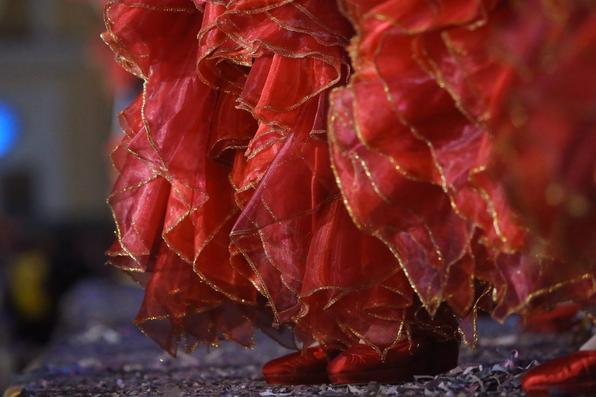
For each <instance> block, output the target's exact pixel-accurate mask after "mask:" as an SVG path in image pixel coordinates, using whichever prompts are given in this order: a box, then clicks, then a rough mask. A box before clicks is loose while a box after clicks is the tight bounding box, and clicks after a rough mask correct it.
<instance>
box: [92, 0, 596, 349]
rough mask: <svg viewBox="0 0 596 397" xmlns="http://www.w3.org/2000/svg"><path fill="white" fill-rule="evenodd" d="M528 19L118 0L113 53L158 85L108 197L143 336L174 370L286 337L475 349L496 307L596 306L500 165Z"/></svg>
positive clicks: (112, 7) (461, 0)
mask: <svg viewBox="0 0 596 397" xmlns="http://www.w3.org/2000/svg"><path fill="white" fill-rule="evenodd" d="M518 12H519V10H518V9H517V8H515V7H511V6H510V5H509V2H506V1H501V2H499V1H497V0H494V1H489V0H486V1H471V0H458V1H455V2H453V1H449V2H447V1H435V2H421V1H414V0H408V1H404V0H399V1H398V0H377V1H370V0H368V1H366V0H342V1H338V2H337V3H336V2H334V1H320V0H295V1H287V0H283V1H282V0H237V1H233V2H232V1H230V2H221V1H204V0H194V1H191V0H167V1H162V2H160V5H159V6H155V5H154V2H150V1H148V0H145V1H138V0H114V1H110V2H109V3H108V5H107V7H106V14H105V15H106V26H107V32H106V33H105V34H104V35H103V38H104V40H105V41H106V43H107V44H108V45H110V46H111V47H112V49H113V50H114V52H115V53H116V56H117V59H118V60H119V61H120V63H121V64H122V65H123V66H124V67H125V68H126V69H127V70H129V71H130V72H131V73H133V74H135V75H137V76H139V77H141V78H142V79H143V80H144V89H143V93H142V95H141V96H139V98H137V99H136V100H135V101H134V102H133V103H132V104H131V105H130V106H129V107H128V108H127V109H126V110H125V111H124V112H122V114H121V125H122V128H123V130H124V137H123V139H122V142H121V144H120V145H119V146H118V147H117V148H116V150H115V151H114V153H113V160H114V165H115V167H116V168H117V170H118V172H119V174H120V176H119V178H118V180H117V182H116V184H115V187H114V190H113V192H112V194H111V195H110V198H109V200H108V201H109V204H110V205H111V207H112V210H113V213H114V218H115V221H116V226H117V239H116V242H115V243H114V245H113V247H112V248H111V249H110V250H109V252H108V255H109V256H110V261H111V263H112V264H114V265H115V266H117V267H119V268H121V269H123V270H125V271H127V272H129V273H130V274H131V275H132V276H133V277H134V278H135V279H136V280H138V281H139V282H140V283H141V284H142V285H143V286H144V287H145V300H144V303H143V306H142V307H141V310H140V312H139V314H138V317H137V323H138V324H139V326H140V327H141V329H142V330H143V331H144V332H146V333H147V334H148V335H149V336H151V337H152V338H154V339H155V340H157V341H158V343H159V344H160V345H161V346H163V347H164V348H165V349H167V350H168V351H170V352H171V353H175V351H176V349H177V348H178V346H180V344H181V343H182V346H183V347H186V348H189V349H190V348H193V347H194V345H195V344H196V343H198V342H204V343H217V341H218V340H220V339H231V340H234V341H236V342H239V343H241V344H244V345H247V346H249V345H251V343H252V333H253V328H254V327H255V326H257V327H261V328H264V329H265V330H266V331H267V332H269V333H271V334H272V333H274V331H273V329H272V327H273V328H278V327H282V328H283V327H284V326H285V325H289V327H290V328H292V330H293V333H294V336H295V337H296V339H297V340H298V342H300V343H301V344H303V345H304V346H309V345H311V344H313V343H315V342H318V343H320V344H321V345H324V346H329V347H333V348H340V349H343V348H346V347H348V346H350V345H352V344H355V343H367V344H369V345H371V346H373V347H374V348H375V349H376V350H377V351H378V352H379V353H383V352H386V351H387V350H388V349H390V348H391V347H392V346H394V345H395V344H396V343H397V342H399V341H400V340H403V339H404V338H407V337H408V336H409V335H411V334H412V333H432V334H434V335H435V336H438V337H442V338H453V337H454V334H455V333H456V328H457V325H456V317H457V318H459V319H460V320H461V324H460V328H461V329H460V332H462V333H464V334H465V335H466V336H468V335H470V336H471V335H473V334H474V332H473V327H472V328H468V325H469V323H468V322H467V321H468V320H470V319H473V317H474V315H475V312H476V310H477V309H478V308H479V307H481V306H482V307H484V308H486V309H490V310H492V312H493V315H494V316H495V317H496V318H498V319H503V318H505V317H506V316H507V315H508V314H510V313H513V312H523V311H524V310H526V309H528V308H530V307H531V306H532V305H536V304H548V303H553V302H556V301H557V300H564V299H575V298H577V299H586V298H587V297H588V296H589V295H590V293H592V294H593V291H594V269H593V263H594V262H593V261H591V262H589V264H586V263H582V264H581V265H577V266H562V263H563V262H562V261H563V260H564V259H566V258H563V257H562V256H558V255H554V254H553V255H551V256H552V258H551V257H547V256H546V253H549V254H550V253H552V252H551V251H549V250H538V249H537V248H536V247H537V245H536V244H535V241H536V240H535V239H534V238H531V237H530V234H529V231H528V229H526V228H525V226H523V224H522V220H521V219H518V217H517V215H516V212H514V211H513V210H512V207H511V206H510V203H509V199H508V195H507V194H506V193H507V192H506V191H505V189H504V188H503V179H505V180H507V181H509V180H512V179H513V177H503V175H506V172H507V170H506V169H505V168H506V167H501V168H500V171H499V173H498V174H495V173H493V172H491V168H490V167H489V166H491V161H492V158H493V156H494V152H495V139H496V138H498V139H499V140H501V139H503V140H504V141H505V140H510V139H511V137H512V136H517V135H516V132H512V131H514V130H513V129H512V128H510V127H509V124H507V120H508V119H507V118H506V117H504V116H503V115H501V114H500V113H498V111H499V110H500V109H501V108H502V107H503V103H506V102H507V101H509V100H510V99H509V98H511V96H510V95H511V92H513V91H515V87H518V85H516V84H521V83H516V81H517V80H516V77H515V76H516V71H517V70H518V69H516V68H515V67H512V65H511V64H509V63H507V62H505V61H504V60H503V58H502V57H499V56H498V55H497V51H495V52H492V51H487V49H488V48H493V47H492V43H493V42H494V40H495V38H494V32H498V31H500V30H499V29H505V31H510V30H507V29H510V28H507V26H508V23H511V20H512V19H511V18H513V17H514V16H515V15H517V13H518ZM578 29H579V28H578ZM586 30H588V29H587V28H586ZM578 31H579V30H578ZM588 33H589V32H588ZM588 33H586V34H588ZM503 37H505V36H503ZM350 40H351V41H350ZM501 41H502V39H501ZM497 42H500V41H497ZM494 48H497V47H496V46H495V47H494ZM507 53H509V54H511V53H512V52H507ZM570 62H571V63H572V64H573V60H572V61H570ZM520 81H521V80H520ZM578 81H579V80H578ZM524 84H525V83H524ZM545 87H546V86H545ZM545 89H546V88H545ZM528 90H529V89H528ZM528 92H529V91H528ZM545 92H550V91H545ZM528 106H529V105H528ZM553 106H554V105H553ZM537 112H538V110H537ZM561 117H564V116H561ZM578 120H579V119H578ZM493 130H495V131H496V130H498V131H501V130H503V132H498V134H497V135H496V138H495V135H494V134H493V133H492V131H493ZM535 133H536V134H539V132H538V130H536V132H535ZM554 134H555V131H553V134H552V135H551V136H552V138H553V139H555V135H554ZM582 136H583V135H582ZM574 142H575V141H574ZM580 146H581V145H580ZM580 146H577V147H580ZM524 148H525V146H524ZM515 161H520V162H521V161H523V160H521V159H520V160H512V162H515ZM503 162H504V163H505V164H506V165H507V164H509V163H508V162H509V160H508V158H507V159H506V160H504V161H503ZM520 164H521V163H520ZM574 164H575V163H574ZM581 164H583V165H582V167H583V166H584V165H585V164H586V163H585V162H584V163H581ZM580 168H581V167H580ZM580 168H577V167H575V168H574V169H575V170H577V169H580ZM586 169H587V168H581V170H582V172H584V171H585V170H586ZM516 172H517V171H516ZM582 175H584V174H582ZM586 175H587V174H586ZM584 176H585V175H584ZM582 181H583V179H582ZM581 183H583V182H581ZM508 186H509V182H508ZM511 186H513V187H512V188H511V190H514V189H517V187H516V186H515V185H513V184H512V185H511ZM582 186H583V185H582ZM520 191H523V190H520ZM586 194H587V193H586ZM526 197H531V194H530V193H528V195H527V196H526ZM586 197H587V196H586ZM590 197H591V196H590ZM519 207H521V206H517V207H516V208H519ZM524 216H526V215H525V213H524ZM582 222H583V221H582ZM582 230H592V229H582ZM553 252H555V251H553ZM590 266H592V267H590ZM472 323H473V322H472Z"/></svg>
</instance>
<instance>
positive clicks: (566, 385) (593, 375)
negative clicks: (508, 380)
mask: <svg viewBox="0 0 596 397" xmlns="http://www.w3.org/2000/svg"><path fill="white" fill-rule="evenodd" d="M522 387H523V389H524V391H525V392H526V393H527V394H528V395H531V396H547V395H558V396H560V395H564V396H581V395H590V396H593V395H596V351H579V352H575V353H573V354H570V355H568V356H563V357H559V358H556V359H554V360H551V361H548V362H546V363H544V364H542V365H539V366H537V367H535V368H532V369H531V370H529V371H528V372H526V374H525V375H524V377H523V379H522Z"/></svg>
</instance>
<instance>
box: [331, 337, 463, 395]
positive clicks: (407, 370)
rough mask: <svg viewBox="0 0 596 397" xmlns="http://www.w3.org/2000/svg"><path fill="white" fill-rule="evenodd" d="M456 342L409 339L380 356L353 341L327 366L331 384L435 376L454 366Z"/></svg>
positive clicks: (386, 381) (457, 346)
mask: <svg viewBox="0 0 596 397" xmlns="http://www.w3.org/2000/svg"><path fill="white" fill-rule="evenodd" d="M458 354H459V342H458V341H456V340H449V341H442V342H440V341H437V340H428V339H420V338H416V337H415V338H413V339H412V340H410V341H402V342H400V343H399V344H397V345H396V346H395V347H394V348H393V349H392V350H391V351H389V352H388V354H387V355H385V356H384V357H382V358H381V357H379V355H378V353H377V352H376V351H375V350H374V349H372V348H371V347H370V346H367V345H363V344H356V345H354V346H352V347H350V348H349V349H348V350H346V351H344V352H342V353H341V354H340V355H338V356H337V357H336V358H334V359H333V361H331V362H330V363H329V365H328V366H327V372H328V373H329V380H330V381H331V382H332V383H334V384H346V383H367V382H371V381H376V382H381V383H401V382H405V381H409V380H412V379H413V378H414V376H415V375H431V376H434V375H437V374H440V373H443V372H447V371H449V370H450V369H452V368H455V367H456V366H457V357H458Z"/></svg>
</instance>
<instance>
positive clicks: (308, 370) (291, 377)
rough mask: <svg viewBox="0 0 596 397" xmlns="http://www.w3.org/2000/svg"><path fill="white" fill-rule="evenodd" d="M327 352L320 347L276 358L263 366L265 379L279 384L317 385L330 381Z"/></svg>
mask: <svg viewBox="0 0 596 397" xmlns="http://www.w3.org/2000/svg"><path fill="white" fill-rule="evenodd" d="M328 362H329V359H328V356H327V353H326V352H325V350H323V349H322V348H320V347H312V348H309V349H306V350H305V351H300V352H296V353H291V354H288V355H287V356H283V357H279V358H276V359H275V360H271V361H269V362H268V363H267V364H265V365H264V366H263V376H264V377H265V381H267V383H270V384H277V385H316V384H321V383H329V378H328V377H327V364H328Z"/></svg>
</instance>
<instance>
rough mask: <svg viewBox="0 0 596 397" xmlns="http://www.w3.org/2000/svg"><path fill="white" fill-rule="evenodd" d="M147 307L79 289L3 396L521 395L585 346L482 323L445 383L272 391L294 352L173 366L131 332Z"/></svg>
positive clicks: (233, 348)
mask: <svg viewBox="0 0 596 397" xmlns="http://www.w3.org/2000/svg"><path fill="white" fill-rule="evenodd" d="M141 299H142V291H141V290H139V289H138V288H137V287H134V286H131V285H124V284H117V283H113V282H108V281H101V280H89V281H85V282H83V283H81V284H80V285H79V286H78V287H77V288H76V289H75V290H74V291H72V292H71V293H70V294H69V296H68V297H67V298H66V300H65V301H64V303H63V318H62V325H61V326H60V327H59V329H58V330H57V331H56V333H55V337H54V338H53V342H52V343H51V344H50V345H49V346H48V348H47V349H46V350H45V352H44V353H43V354H42V355H41V356H40V357H39V358H38V359H36V360H35V361H34V362H32V363H31V365H29V366H28V368H27V369H26V370H25V371H24V372H23V373H22V374H20V375H18V376H17V377H15V379H13V381H12V386H11V387H9V388H8V389H7V390H6V391H5V393H4V396H5V397H29V396H36V397H38V396H39V397H41V396H43V397H46V396H48V397H53V396H69V397H78V396H85V397H88V396H91V397H94V396H114V397H116V396H140V397H143V396H164V397H183V396H184V397H186V396H229V397H232V396H257V397H260V396H263V397H270V396H271V397H274V396H330V397H331V396H448V397H456V396H457V397H460V396H522V395H523V393H522V392H521V390H520V375H521V374H522V373H523V372H524V371H525V370H526V369H528V368H530V367H532V366H535V365H537V364H538V363H540V362H543V361H545V360H547V359H549V358H552V357H555V356H557V355H560V354H565V353H568V352H571V351H573V350H574V349H576V348H577V346H578V345H579V344H580V343H581V340H578V338H577V333H573V332H569V333H565V334H558V335H537V334H522V333H520V332H519V327H518V325H517V322H516V320H515V319H511V320H510V321H508V322H507V323H506V324H503V325H499V324H497V323H495V322H494V321H492V320H490V319H488V318H480V319H479V331H480V334H481V336H482V337H481V339H480V341H479V345H478V347H477V349H476V350H475V351H472V350H470V349H469V348H467V347H465V346H462V349H461V352H460V359H459V365H458V367H457V368H455V369H453V370H452V371H450V372H449V373H447V374H443V375H440V376H436V377H417V378H416V380H415V381H414V382H410V383H404V384H399V385H383V384H377V383H370V384H364V385H345V386H333V385H320V386H272V385H268V384H266V383H265V382H264V380H263V378H262V375H261V372H260V368H261V366H262V364H263V363H265V362H267V361H268V360H270V359H272V358H275V357H278V356H280V355H283V354H286V353H288V352H289V351H288V350H286V349H284V348H283V347H281V346H278V345H277V344H276V343H275V342H273V341H271V340H270V339H268V338H267V337H266V336H264V335H257V347H256V348H255V349H254V350H247V349H243V348H241V347H239V346H237V345H235V344H232V343H225V344H222V345H221V346H220V347H219V348H206V347H203V348H200V349H198V350H197V351H195V352H194V353H192V354H180V355H178V357H177V358H173V357H171V356H169V355H168V354H167V353H165V352H163V351H162V350H160V349H159V348H158V347H157V346H156V345H155V344H154V343H153V342H152V341H151V340H149V339H148V338H147V337H145V336H144V335H142V334H141V333H140V332H139V331H138V330H137V329H136V328H135V327H134V326H133V325H132V324H131V319H132V318H133V317H134V314H135V311H136V309H137V308H138V306H139V304H140V301H141Z"/></svg>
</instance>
